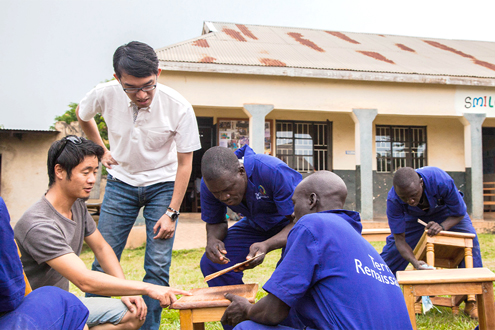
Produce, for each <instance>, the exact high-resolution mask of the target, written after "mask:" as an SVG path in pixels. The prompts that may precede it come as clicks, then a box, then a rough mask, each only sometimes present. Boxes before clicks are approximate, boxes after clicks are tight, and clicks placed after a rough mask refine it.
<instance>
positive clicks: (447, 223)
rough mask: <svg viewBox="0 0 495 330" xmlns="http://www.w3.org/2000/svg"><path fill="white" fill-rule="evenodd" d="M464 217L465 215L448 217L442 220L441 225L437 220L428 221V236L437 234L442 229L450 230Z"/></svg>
mask: <svg viewBox="0 0 495 330" xmlns="http://www.w3.org/2000/svg"><path fill="white" fill-rule="evenodd" d="M463 218H464V216H460V217H448V218H447V219H445V220H444V221H443V222H442V224H441V225H440V224H438V223H436V222H435V221H430V222H428V225H427V226H426V229H428V236H435V235H437V234H438V233H439V232H441V231H442V230H449V229H450V228H452V227H454V226H455V225H457V224H458V223H459V222H460V221H461V220H462V219H463ZM442 227H443V228H442Z"/></svg>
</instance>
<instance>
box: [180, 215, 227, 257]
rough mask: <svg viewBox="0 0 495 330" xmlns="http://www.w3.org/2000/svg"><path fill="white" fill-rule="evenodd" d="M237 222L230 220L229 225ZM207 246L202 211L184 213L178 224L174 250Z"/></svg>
mask: <svg viewBox="0 0 495 330" xmlns="http://www.w3.org/2000/svg"><path fill="white" fill-rule="evenodd" d="M233 224H235V222H234V221H229V227H230V226H232V225H233ZM205 246H206V223H205V222H204V221H203V220H201V214H200V213H182V214H181V215H180V218H179V224H178V225H177V231H176V236H175V241H174V250H184V249H197V248H204V247H205Z"/></svg>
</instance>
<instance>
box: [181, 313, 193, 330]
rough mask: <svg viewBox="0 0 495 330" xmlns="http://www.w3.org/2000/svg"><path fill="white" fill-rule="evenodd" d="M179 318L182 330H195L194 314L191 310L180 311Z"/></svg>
mask: <svg viewBox="0 0 495 330" xmlns="http://www.w3.org/2000/svg"><path fill="white" fill-rule="evenodd" d="M179 318H180V329H181V330H194V327H193V320H192V313H191V310H190V309H181V310H180V311H179Z"/></svg>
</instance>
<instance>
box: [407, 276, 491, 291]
mask: <svg viewBox="0 0 495 330" xmlns="http://www.w3.org/2000/svg"><path fill="white" fill-rule="evenodd" d="M432 272H435V270H434V271H432ZM481 292H483V290H482V288H481V283H473V282H467V283H436V284H415V285H414V294H415V295H417V296H439V295H455V296H457V295H465V294H480V293H481Z"/></svg>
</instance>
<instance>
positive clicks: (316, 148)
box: [276, 121, 331, 173]
mask: <svg viewBox="0 0 495 330" xmlns="http://www.w3.org/2000/svg"><path fill="white" fill-rule="evenodd" d="M329 127H331V126H330V123H326V122H294V121H277V128H276V130H277V132H276V146H277V157H278V158H280V159H281V160H282V161H284V162H285V163H287V165H289V166H290V167H291V168H293V169H295V170H296V171H298V172H303V173H304V172H313V171H319V170H329V169H331V164H330V160H329V156H330V153H329V136H330V134H329V130H330V128H329Z"/></svg>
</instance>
